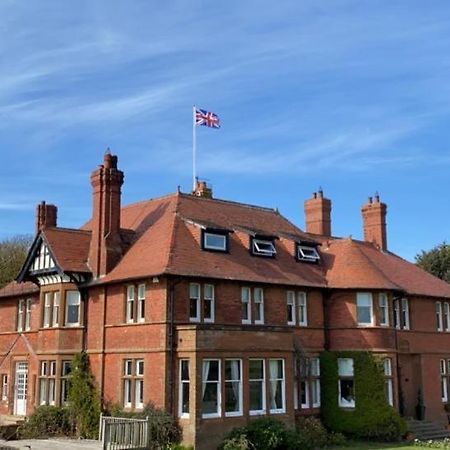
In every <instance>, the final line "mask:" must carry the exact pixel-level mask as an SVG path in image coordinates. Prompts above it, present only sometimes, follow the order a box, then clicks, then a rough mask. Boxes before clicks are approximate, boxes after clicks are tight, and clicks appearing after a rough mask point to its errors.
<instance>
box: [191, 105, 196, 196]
mask: <svg viewBox="0 0 450 450" xmlns="http://www.w3.org/2000/svg"><path fill="white" fill-rule="evenodd" d="M195 109H196V108H195V105H194V106H193V108H192V191H195V188H196V184H197V183H196V181H197V180H196V176H197V175H196V170H197V168H196V165H195V158H196V150H197V149H196V146H197V135H196V131H195V129H196V128H197V127H196V126H195Z"/></svg>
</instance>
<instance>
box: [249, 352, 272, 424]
mask: <svg viewBox="0 0 450 450" xmlns="http://www.w3.org/2000/svg"><path fill="white" fill-rule="evenodd" d="M250 361H260V362H262V371H263V373H262V376H263V377H262V378H250V373H249V377H248V383H249V391H250V382H252V381H254V382H259V383H261V395H262V399H261V400H262V401H261V405H262V409H250V404H249V410H248V413H249V415H250V416H260V415H263V414H266V411H267V403H266V362H265V360H264V359H263V358H250V359H249V369H250ZM249 372H250V370H249Z"/></svg>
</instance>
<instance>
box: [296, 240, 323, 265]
mask: <svg viewBox="0 0 450 450" xmlns="http://www.w3.org/2000/svg"><path fill="white" fill-rule="evenodd" d="M297 259H298V260H299V261H310V262H317V261H319V260H320V256H319V253H318V252H317V250H316V248H315V247H310V246H307V245H300V244H298V245H297Z"/></svg>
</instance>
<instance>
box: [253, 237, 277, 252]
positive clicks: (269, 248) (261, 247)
mask: <svg viewBox="0 0 450 450" xmlns="http://www.w3.org/2000/svg"><path fill="white" fill-rule="evenodd" d="M251 250H252V254H253V255H259V256H275V255H276V254H277V251H276V249H275V244H274V242H273V240H272V239H259V238H255V237H254V238H252V239H251Z"/></svg>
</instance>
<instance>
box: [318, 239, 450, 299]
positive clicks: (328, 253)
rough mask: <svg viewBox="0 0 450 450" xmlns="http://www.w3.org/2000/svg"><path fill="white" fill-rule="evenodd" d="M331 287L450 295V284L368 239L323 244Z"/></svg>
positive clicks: (335, 240)
mask: <svg viewBox="0 0 450 450" xmlns="http://www.w3.org/2000/svg"><path fill="white" fill-rule="evenodd" d="M321 250H322V254H323V255H324V264H325V271H326V278H327V283H328V285H329V287H332V288H353V289H355V288H361V289H386V290H398V291H403V292H407V293H408V294H412V295H422V296H432V297H447V298H449V297H450V284H449V283H446V282H445V281H442V280H440V279H439V278H436V277H434V276H433V275H430V274H429V273H428V272H425V271H424V270H422V269H420V268H419V267H417V266H416V265H415V264H412V263H410V262H408V261H405V260H404V259H402V258H400V257H399V256H397V255H394V254H393V253H390V252H383V251H380V250H378V249H377V248H376V247H375V246H373V245H372V244H370V243H367V242H361V241H355V240H352V239H333V240H331V241H329V242H328V245H327V244H325V243H324V244H323V245H322V249H321Z"/></svg>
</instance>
